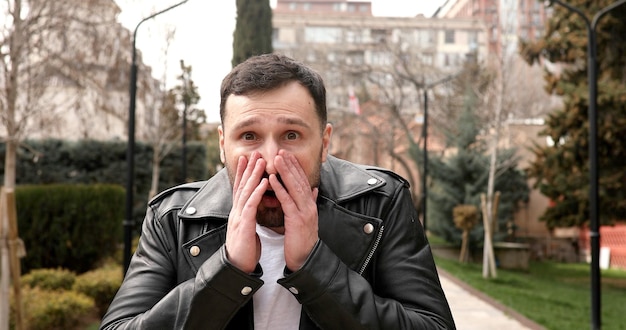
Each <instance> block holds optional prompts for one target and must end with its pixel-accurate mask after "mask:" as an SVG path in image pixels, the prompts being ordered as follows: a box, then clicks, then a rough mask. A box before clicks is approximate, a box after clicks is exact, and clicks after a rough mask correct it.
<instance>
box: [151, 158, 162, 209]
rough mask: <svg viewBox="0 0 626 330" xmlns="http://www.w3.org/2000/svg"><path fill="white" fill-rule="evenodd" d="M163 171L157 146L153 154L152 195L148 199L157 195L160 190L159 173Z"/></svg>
mask: <svg viewBox="0 0 626 330" xmlns="http://www.w3.org/2000/svg"><path fill="white" fill-rule="evenodd" d="M160 173H161V160H160V159H159V152H158V150H157V149H156V148H155V150H154V153H153V154H152V183H151V184H150V193H149V194H150V195H149V196H148V199H152V197H154V196H156V194H157V193H158V192H159V175H160Z"/></svg>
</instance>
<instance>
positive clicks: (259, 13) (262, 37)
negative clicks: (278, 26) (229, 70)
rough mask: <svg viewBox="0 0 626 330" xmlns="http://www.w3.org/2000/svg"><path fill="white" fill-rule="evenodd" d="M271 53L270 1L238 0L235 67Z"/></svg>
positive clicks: (234, 41) (234, 39) (233, 60)
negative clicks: (254, 57) (256, 56)
mask: <svg viewBox="0 0 626 330" xmlns="http://www.w3.org/2000/svg"><path fill="white" fill-rule="evenodd" d="M271 52H273V49H272V8H271V7H270V2H269V0H237V23H236V26H235V32H234V36H233V59H232V65H233V67H234V66H236V65H237V64H239V63H241V62H243V61H245V60H246V59H248V58H249V57H251V56H254V55H260V54H267V53H271Z"/></svg>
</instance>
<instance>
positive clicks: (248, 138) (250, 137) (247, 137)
mask: <svg viewBox="0 0 626 330" xmlns="http://www.w3.org/2000/svg"><path fill="white" fill-rule="evenodd" d="M241 138H242V139H243V140H246V141H253V140H254V139H255V136H254V134H253V133H250V132H246V133H243V134H242V135H241Z"/></svg>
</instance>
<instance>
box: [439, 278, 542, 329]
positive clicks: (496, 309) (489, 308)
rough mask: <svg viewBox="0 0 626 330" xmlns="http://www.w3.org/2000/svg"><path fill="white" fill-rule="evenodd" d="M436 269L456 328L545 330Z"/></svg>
mask: <svg viewBox="0 0 626 330" xmlns="http://www.w3.org/2000/svg"><path fill="white" fill-rule="evenodd" d="M438 272H439V278H440V280H441V286H442V287H443V291H444V292H445V294H446V298H448V304H450V309H451V310H452V316H453V317H454V322H455V323H456V328H457V329H458V330H502V329H506V330H544V329H545V328H544V327H542V326H540V325H538V324H536V323H534V322H533V321H531V320H530V319H528V318H526V317H524V316H523V315H521V314H519V313H517V312H515V311H514V310H511V309H510V308H508V307H506V306H504V305H502V304H500V303H499V302H497V301H495V300H493V299H492V298H490V297H488V296H487V295H485V294H483V293H482V292H480V291H478V290H476V289H474V288H472V287H470V286H469V285H467V284H465V283H464V282H462V281H461V280H459V279H457V278H455V277H454V276H452V275H450V274H449V273H447V272H445V271H444V270H442V269H438Z"/></svg>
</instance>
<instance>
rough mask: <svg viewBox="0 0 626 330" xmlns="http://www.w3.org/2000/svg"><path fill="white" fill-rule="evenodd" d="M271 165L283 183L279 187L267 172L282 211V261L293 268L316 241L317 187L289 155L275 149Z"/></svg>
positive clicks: (273, 175)
mask: <svg viewBox="0 0 626 330" xmlns="http://www.w3.org/2000/svg"><path fill="white" fill-rule="evenodd" d="M274 166H275V167H276V171H277V172H278V173H279V174H280V177H281V179H282V181H283V182H284V184H285V186H284V187H283V186H282V185H281V184H280V182H279V181H278V178H277V177H276V175H275V174H272V175H270V177H269V183H270V185H271V186H272V189H273V190H274V193H276V198H278V200H279V201H280V205H281V207H282V209H283V213H284V214H285V247H284V249H285V264H286V266H287V268H288V269H289V270H291V271H296V270H298V269H300V267H302V265H303V264H304V262H305V261H306V259H307V257H308V256H309V254H310V253H311V250H313V247H314V246H315V244H316V243H317V240H318V219H317V204H316V200H317V194H318V188H313V189H311V184H310V183H309V180H308V178H307V176H306V173H305V172H304V170H303V169H302V167H301V166H300V164H299V163H298V160H297V159H296V157H294V156H293V155H292V154H289V153H287V152H285V151H284V150H281V151H279V153H278V155H277V156H276V157H275V158H274ZM285 188H286V189H285Z"/></svg>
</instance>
